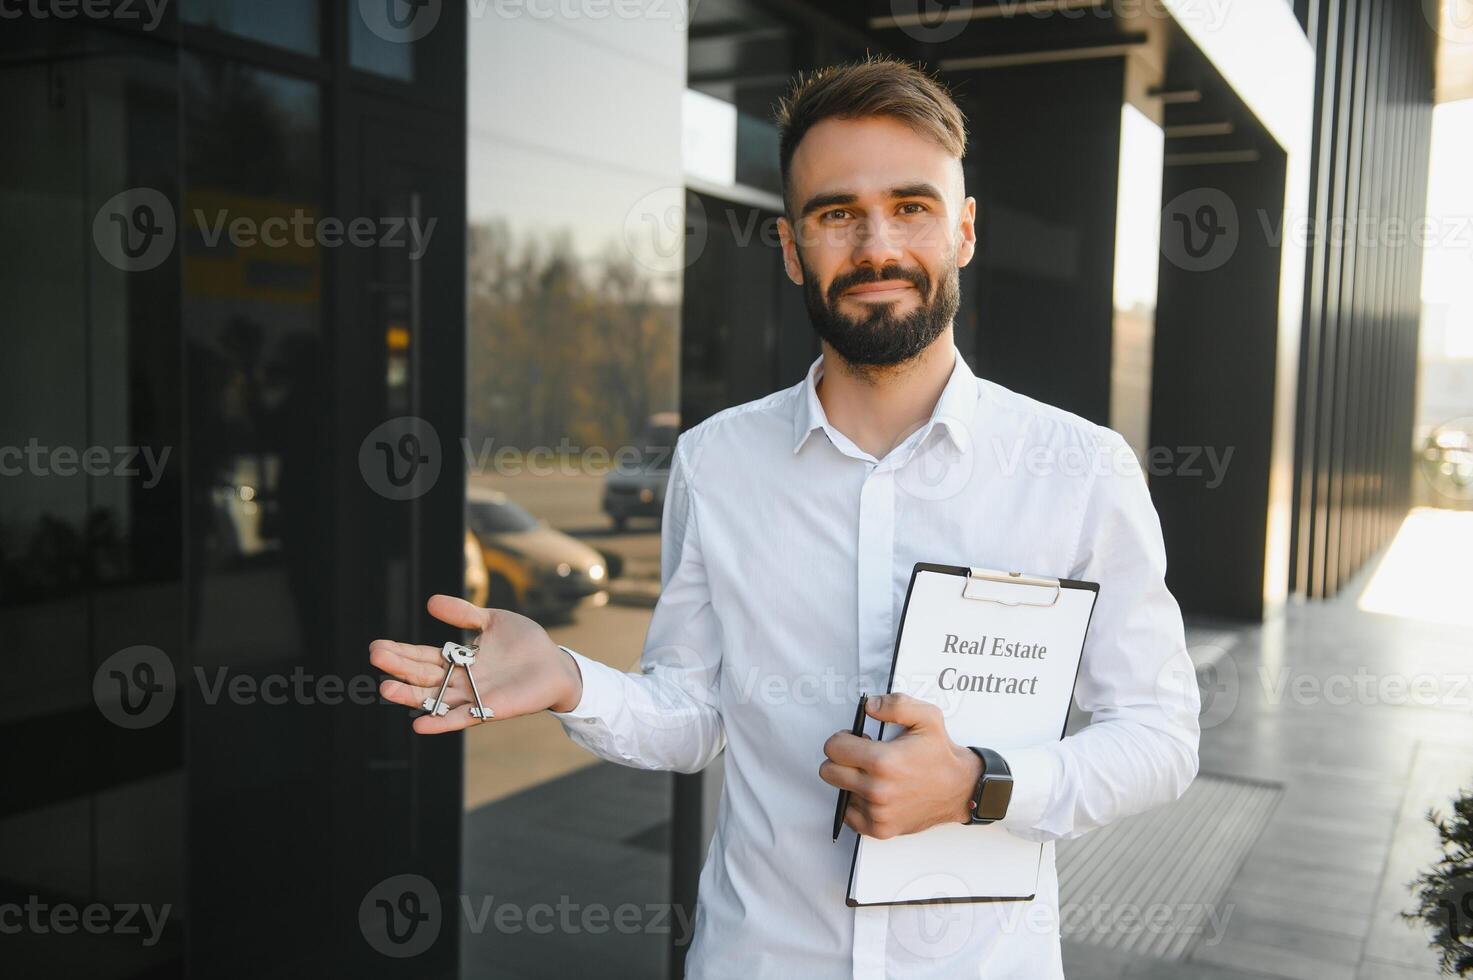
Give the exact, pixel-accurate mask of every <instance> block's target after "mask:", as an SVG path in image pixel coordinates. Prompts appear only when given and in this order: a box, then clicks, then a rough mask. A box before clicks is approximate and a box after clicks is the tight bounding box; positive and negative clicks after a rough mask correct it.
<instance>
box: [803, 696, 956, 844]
mask: <svg viewBox="0 0 1473 980" xmlns="http://www.w3.org/2000/svg"><path fill="white" fill-rule="evenodd" d="M866 712H867V713H868V714H869V716H870V717H871V718H878V719H879V720H881V721H883V722H887V723H890V724H895V725H900V726H902V727H903V728H904V729H905V731H904V732H902V733H901V734H900V735H899V736H898V737H896V738H894V739H892V740H890V741H887V742H877V741H875V740H874V739H872V738H870V737H869V736H867V735H866V736H864V737H862V738H861V737H859V736H857V735H851V734H850V733H849V732H847V731H841V732H835V733H834V734H833V735H832V736H830V738H829V740H828V741H827V742H825V743H824V746H823V752H824V755H826V756H828V758H827V759H825V760H824V762H823V764H822V765H821V766H819V767H818V775H819V776H820V778H822V779H823V781H824V782H826V783H828V784H829V785H831V786H837V787H839V788H840V789H847V790H849V791H850V793H851V796H850V797H849V809H848V810H847V811H846V812H845V814H844V822H845V823H846V824H848V825H849V826H850V827H853V828H854V829H855V831H857V832H858V833H861V834H864V835H865V836H866V837H874V838H876V839H879V840H885V839H886V838H889V837H898V836H899V835H901V834H914V833H918V832H920V831H922V830H925V829H926V828H927V827H933V826H935V825H936V824H938V823H963V822H965V821H966V820H967V819H968V817H969V816H970V808H969V806H968V801H969V800H970V799H971V796H972V790H973V788H974V787H975V786H976V785H977V779H978V778H979V777H980V776H981V775H982V760H981V759H979V758H977V754H976V753H975V752H973V751H972V750H970V749H968V748H964V747H962V746H959V745H957V744H955V743H954V742H952V740H951V738H950V737H949V736H948V735H947V734H946V726H945V724H944V723H943V721H942V718H941V709H939V708H937V707H936V706H935V705H933V704H929V703H927V702H925V701H921V700H918V699H916V698H913V697H911V696H910V695H908V694H884V695H876V696H873V697H871V698H870V699H869V706H868V708H867V709H866Z"/></svg>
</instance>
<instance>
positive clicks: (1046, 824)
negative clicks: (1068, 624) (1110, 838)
mask: <svg viewBox="0 0 1473 980" xmlns="http://www.w3.org/2000/svg"><path fill="white" fill-rule="evenodd" d="M1096 452H1097V453H1098V454H1100V455H1099V456H1098V457H1097V459H1096V463H1097V464H1098V465H1096V466H1094V467H1092V470H1091V473H1092V477H1091V479H1093V481H1094V483H1093V486H1092V488H1091V490H1090V493H1089V495H1088V497H1087V499H1086V503H1085V510H1084V516H1083V520H1082V525H1081V529H1080V537H1079V546H1078V548H1077V550H1076V552H1075V561H1074V563H1073V568H1072V570H1071V572H1070V576H1071V577H1072V578H1077V579H1084V580H1087V581H1091V582H1098V583H1099V586H1100V592H1099V596H1098V598H1097V599H1096V600H1095V608H1094V613H1093V617H1092V619H1091V621H1090V626H1089V631H1088V633H1087V635H1086V639H1085V645H1084V659H1083V661H1082V662H1081V664H1080V672H1079V680H1078V683H1077V685H1076V687H1075V697H1076V698H1077V700H1078V702H1079V707H1080V708H1081V709H1082V710H1084V711H1088V712H1090V713H1091V720H1090V724H1089V725H1088V726H1086V727H1085V728H1083V729H1081V730H1080V731H1078V732H1076V733H1074V734H1073V735H1070V736H1068V737H1067V738H1065V739H1063V740H1061V741H1057V742H1050V743H1047V744H1043V745H1037V746H1030V747H1027V748H1022V749H1015V750H1012V751H1009V752H1007V753H1006V754H1005V755H1004V758H1005V759H1006V760H1007V762H1008V768H1009V769H1010V770H1012V774H1013V795H1012V799H1011V802H1010V803H1009V805H1008V811H1007V815H1006V816H1005V817H1004V818H1003V819H1002V820H1001V821H999V822H1000V823H1001V824H1002V825H1003V826H1005V827H1007V828H1008V829H1009V830H1010V831H1011V832H1012V833H1014V834H1016V835H1018V836H1020V837H1023V838H1026V839H1028V840H1034V841H1046V840H1054V839H1057V838H1069V837H1078V836H1079V835H1080V834H1083V833H1085V832H1086V831H1089V830H1092V829H1094V828H1096V827H1101V826H1104V825H1105V824H1108V823H1110V822H1111V821H1114V820H1118V819H1119V818H1121V817H1125V816H1129V815H1131V814H1133V813H1138V812H1140V811H1143V810H1148V809H1150V808H1151V807H1155V806H1159V805H1161V804H1163V803H1168V802H1170V801H1172V800H1174V799H1176V798H1177V797H1179V796H1181V794H1182V793H1183V792H1185V791H1186V788H1187V786H1188V785H1190V784H1191V782H1192V780H1193V779H1194V778H1195V777H1196V774H1197V744H1198V738H1199V734H1200V733H1199V726H1198V714H1199V712H1200V694H1199V692H1198V688H1197V676H1196V671H1195V669H1194V668H1193V665H1192V660H1191V657H1190V655H1189V654H1188V653H1187V648H1186V637H1185V629H1184V626H1183V623H1182V616H1181V609H1180V607H1179V606H1178V605H1177V602H1176V599H1175V598H1174V597H1173V596H1172V595H1171V593H1170V592H1169V591H1167V588H1166V581H1165V576H1166V549H1165V545H1164V543H1163V541H1162V537H1161V522H1160V518H1159V517H1158V516H1157V514H1156V509H1155V507H1154V506H1153V505H1152V503H1151V495H1150V492H1149V491H1148V490H1147V488H1146V481H1145V476H1144V475H1143V474H1142V472H1141V470H1140V466H1139V464H1138V463H1137V461H1136V458H1135V454H1134V453H1133V452H1132V450H1131V449H1130V447H1129V446H1128V445H1127V444H1126V443H1125V440H1124V439H1123V438H1122V437H1121V436H1120V434H1119V433H1117V432H1115V431H1114V430H1112V429H1107V428H1104V427H1099V428H1098V429H1097V444H1096Z"/></svg>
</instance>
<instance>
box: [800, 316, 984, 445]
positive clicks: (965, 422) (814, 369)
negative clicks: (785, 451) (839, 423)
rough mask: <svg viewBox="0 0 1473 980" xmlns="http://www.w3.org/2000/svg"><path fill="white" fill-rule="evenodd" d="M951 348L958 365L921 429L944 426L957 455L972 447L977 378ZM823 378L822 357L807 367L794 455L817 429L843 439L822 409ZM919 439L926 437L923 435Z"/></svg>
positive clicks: (955, 349)
mask: <svg viewBox="0 0 1473 980" xmlns="http://www.w3.org/2000/svg"><path fill="white" fill-rule="evenodd" d="M951 349H952V351H953V352H954V353H955V355H956V362H955V364H953V365H952V368H951V377H949V378H948V379H947V381H946V387H945V388H943V389H941V397H940V398H938V399H937V400H936V408H935V409H934V410H933V411H932V412H931V418H930V420H929V421H928V422H927V423H926V424H925V425H924V426H922V427H921V428H922V430H929V429H930V428H931V427H932V426H936V425H939V426H941V427H942V428H943V429H944V430H945V431H946V435H947V438H949V439H950V440H951V444H952V445H953V446H955V447H956V450H957V452H966V451H967V449H968V448H969V447H970V446H971V438H970V435H969V433H968V432H967V429H968V427H969V426H970V425H971V424H972V418H973V416H974V415H975V414H976V411H977V376H976V375H975V374H973V373H972V369H971V368H970V367H968V366H967V359H966V358H964V357H962V352H961V350H960V349H959V348H958V347H957V346H956V343H955V342H953V343H952V345H951ZM821 377H823V355H822V354H820V355H819V356H818V357H817V358H815V359H814V361H813V363H812V364H810V365H809V366H808V376H807V377H806V378H805V379H804V381H803V397H802V398H801V399H799V401H798V408H797V411H796V412H795V413H794V415H793V452H795V453H796V452H797V451H798V450H800V449H802V448H803V444H804V443H805V442H807V441H808V437H809V435H811V434H812V433H813V430H814V429H823V430H824V431H826V432H827V433H828V435H829V438H830V439H832V440H834V441H835V442H836V443H837V442H838V438H837V437H838V436H840V433H839V432H838V430H836V429H834V428H833V427H832V426H831V425H830V424H829V419H828V416H827V415H826V414H825V413H824V410H823V403H822V402H820V401H819V400H818V379H819V378H821ZM920 438H921V439H925V438H926V436H925V434H924V432H923V434H922V435H921V437H920Z"/></svg>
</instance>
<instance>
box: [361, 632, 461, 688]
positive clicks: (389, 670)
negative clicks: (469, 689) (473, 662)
mask: <svg viewBox="0 0 1473 980" xmlns="http://www.w3.org/2000/svg"><path fill="white" fill-rule="evenodd" d="M425 651H430V653H431V654H432V655H433V660H430V659H426V657H425ZM368 662H369V663H371V664H373V665H374V666H375V667H377V668H378V669H379V670H381V671H383V672H384V673H386V674H392V675H394V676H395V677H397V678H399V680H401V681H403V682H404V683H406V684H414V685H417V686H419V687H429V686H431V685H433V686H435V687H439V686H440V682H441V681H442V680H444V679H445V667H446V665H445V662H444V661H443V660H441V659H440V654H439V651H437V650H435V649H434V648H433V647H414V646H411V645H410V644H408V643H395V642H394V641H393V640H374V641H373V642H372V643H371V644H369V647H368Z"/></svg>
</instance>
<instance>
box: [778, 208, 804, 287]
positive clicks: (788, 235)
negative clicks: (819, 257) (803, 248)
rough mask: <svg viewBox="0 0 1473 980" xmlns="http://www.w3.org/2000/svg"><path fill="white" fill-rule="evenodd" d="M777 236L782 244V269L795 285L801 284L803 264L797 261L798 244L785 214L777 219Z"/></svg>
mask: <svg viewBox="0 0 1473 980" xmlns="http://www.w3.org/2000/svg"><path fill="white" fill-rule="evenodd" d="M777 237H778V240H779V241H781V242H782V246H783V269H785V270H786V271H787V273H788V279H790V280H791V281H792V282H793V283H794V284H796V285H799V286H801V285H803V266H802V265H801V264H800V263H799V262H798V245H797V243H796V242H795V241H794V240H793V226H792V225H791V224H789V223H788V219H787V216H786V215H782V216H779V217H778V219H777Z"/></svg>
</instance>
